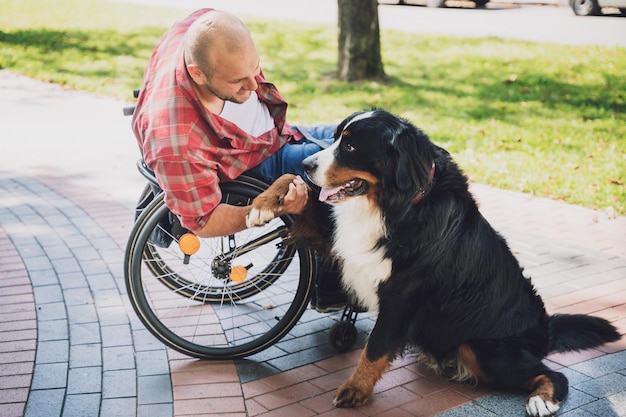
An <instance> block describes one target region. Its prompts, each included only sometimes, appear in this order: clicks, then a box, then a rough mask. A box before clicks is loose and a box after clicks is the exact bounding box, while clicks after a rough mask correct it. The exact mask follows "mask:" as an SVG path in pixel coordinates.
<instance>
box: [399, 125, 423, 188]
mask: <svg viewBox="0 0 626 417" xmlns="http://www.w3.org/2000/svg"><path fill="white" fill-rule="evenodd" d="M391 148H392V151H391V152H392V153H393V154H394V155H393V156H392V157H391V159H392V160H394V162H393V163H394V164H395V166H394V167H391V168H392V169H391V172H393V173H394V175H395V185H396V187H397V189H398V191H400V192H406V193H416V192H417V191H418V190H420V189H426V188H427V187H428V185H429V182H430V178H429V174H430V169H431V165H432V156H431V155H430V146H429V140H428V137H427V136H426V135H425V134H424V133H423V132H421V131H420V130H419V129H417V128H416V127H414V126H413V125H411V124H410V123H408V122H403V123H402V125H401V127H400V128H399V129H398V130H397V131H396V132H394V138H393V139H392V141H391Z"/></svg>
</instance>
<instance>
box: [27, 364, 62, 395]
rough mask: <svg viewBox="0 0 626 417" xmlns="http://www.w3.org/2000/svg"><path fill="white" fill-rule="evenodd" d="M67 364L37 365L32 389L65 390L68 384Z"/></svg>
mask: <svg viewBox="0 0 626 417" xmlns="http://www.w3.org/2000/svg"><path fill="white" fill-rule="evenodd" d="M67 369H68V366H67V362H61V363H44V364H40V363H37V364H36V365H35V372H34V375H33V382H32V386H31V389H34V390H49V389H52V388H62V389H65V386H66V384H67Z"/></svg>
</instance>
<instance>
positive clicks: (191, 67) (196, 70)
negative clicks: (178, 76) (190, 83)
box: [187, 64, 204, 85]
mask: <svg viewBox="0 0 626 417" xmlns="http://www.w3.org/2000/svg"><path fill="white" fill-rule="evenodd" d="M187 72H188V73H189V75H190V76H191V78H192V79H193V80H194V82H195V83H196V84H200V85H202V84H204V79H203V76H202V71H201V70H200V67H198V66H197V65H196V64H187Z"/></svg>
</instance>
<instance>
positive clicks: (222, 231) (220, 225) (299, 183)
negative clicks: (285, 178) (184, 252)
mask: <svg viewBox="0 0 626 417" xmlns="http://www.w3.org/2000/svg"><path fill="white" fill-rule="evenodd" d="M307 201H308V187H307V185H306V183H305V182H304V181H303V180H302V178H300V177H296V179H294V180H293V182H292V183H291V184H290V185H289V191H288V192H287V194H286V195H285V198H284V199H283V201H282V204H281V205H280V206H279V207H278V209H277V210H276V211H275V212H274V217H279V216H282V215H284V214H300V213H302V211H303V210H304V208H305V207H306V204H307ZM249 211H250V206H244V207H241V206H231V205H229V204H223V203H222V204H219V205H218V206H217V207H215V209H214V210H213V212H211V215H210V216H209V219H208V220H207V222H206V224H205V225H204V227H203V228H202V229H200V230H198V231H195V232H194V233H195V234H196V235H198V236H199V237H216V236H227V235H230V234H233V233H237V232H240V231H242V230H244V229H246V228H247V227H246V215H247V214H248V212H249Z"/></svg>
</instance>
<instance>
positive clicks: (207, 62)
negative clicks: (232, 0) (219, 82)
mask: <svg viewBox="0 0 626 417" xmlns="http://www.w3.org/2000/svg"><path fill="white" fill-rule="evenodd" d="M251 47H252V48H254V41H253V40H252V35H251V34H250V31H249V30H248V28H247V27H246V25H245V24H244V23H243V22H242V21H241V20H240V19H239V18H238V17H237V16H235V15H233V14H230V13H228V12H224V11H220V10H213V11H211V12H209V13H206V14H204V15H203V16H201V17H200V18H199V19H198V20H196V21H195V22H194V23H193V24H192V25H191V26H190V27H189V29H188V31H187V34H186V36H185V62H186V63H187V65H189V64H195V65H197V66H198V68H200V70H201V71H202V72H203V73H204V74H205V76H207V77H209V78H210V77H211V76H212V72H213V68H215V64H214V63H215V62H216V59H217V58H218V57H223V56H224V55H225V54H228V55H233V54H236V53H241V52H242V51H245V50H246V48H247V49H249V48H251Z"/></svg>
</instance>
